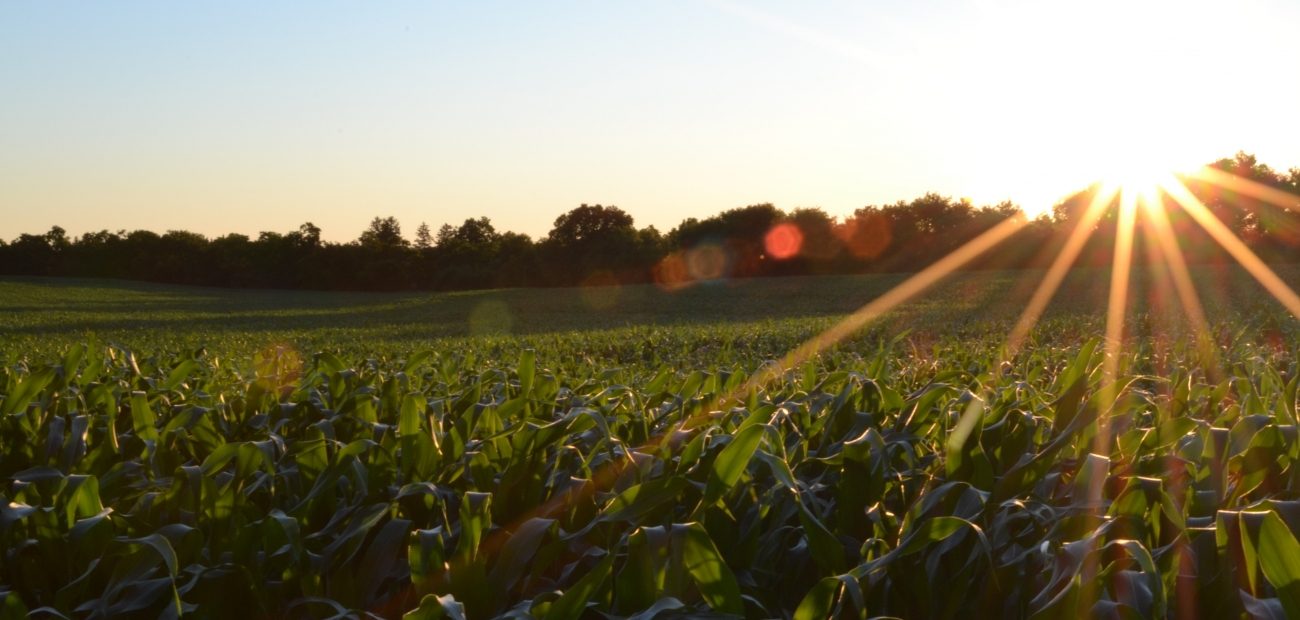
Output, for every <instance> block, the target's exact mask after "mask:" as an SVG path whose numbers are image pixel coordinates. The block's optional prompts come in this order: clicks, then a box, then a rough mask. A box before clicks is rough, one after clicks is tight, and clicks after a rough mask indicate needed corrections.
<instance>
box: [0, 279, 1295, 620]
mask: <svg viewBox="0 0 1300 620" xmlns="http://www.w3.org/2000/svg"><path fill="white" fill-rule="evenodd" d="M1282 275H1283V277H1284V278H1285V279H1286V280H1287V281H1289V282H1291V283H1292V285H1293V286H1294V285H1295V284H1296V283H1297V282H1298V281H1300V270H1294V269H1287V270H1283V271H1282ZM1194 276H1195V281H1196V282H1197V284H1198V285H1199V286H1200V288H1201V290H1200V291H1199V292H1200V295H1201V298H1202V299H1203V301H1204V303H1205V305H1206V311H1207V314H1208V317H1209V319H1210V322H1211V328H1212V329H1211V337H1210V341H1209V342H1208V344H1209V346H1201V344H1202V343H1201V342H1198V341H1197V340H1196V339H1195V338H1193V337H1192V336H1191V335H1190V333H1189V330H1188V329H1187V328H1186V327H1185V325H1184V322H1183V321H1182V319H1181V315H1180V314H1179V310H1178V308H1176V307H1171V306H1169V305H1168V304H1161V303H1157V301H1158V300H1160V299H1168V296H1161V295H1158V294H1156V293H1155V292H1156V290H1157V288H1156V287H1157V282H1156V280H1155V278H1153V277H1151V274H1138V276H1137V278H1136V280H1135V284H1134V292H1135V295H1134V297H1135V299H1136V300H1137V302H1136V303H1135V305H1134V307H1133V308H1132V309H1131V311H1130V313H1129V319H1128V322H1127V325H1128V328H1129V332H1128V335H1127V336H1128V337H1127V339H1126V341H1125V346H1124V347H1123V349H1122V351H1121V354H1120V355H1119V356H1118V365H1117V371H1116V374H1115V375H1114V380H1113V381H1111V380H1109V379H1108V378H1107V377H1106V375H1105V373H1104V372H1103V371H1102V366H1103V357H1104V352H1103V347H1102V345H1101V344H1100V341H1101V335H1102V330H1103V323H1104V320H1103V317H1104V312H1105V304H1106V291H1107V284H1108V274H1107V273H1106V272H1091V271H1076V272H1074V273H1072V274H1071V275H1070V276H1069V277H1068V278H1067V280H1066V283H1065V286H1064V288H1063V290H1062V292H1061V294H1060V295H1059V296H1058V298H1057V300H1056V302H1055V303H1054V304H1053V305H1052V306H1050V307H1049V308H1048V311H1047V313H1046V314H1045V315H1044V317H1043V319H1042V320H1041V321H1040V322H1039V324H1038V326H1037V327H1036V328H1035V329H1034V330H1033V331H1032V332H1031V333H1030V335H1029V341H1028V342H1027V343H1026V346H1024V347H1022V348H1021V349H1020V350H1019V351H1018V352H1017V353H1016V354H1015V355H1013V356H1012V357H1011V358H1010V359H1004V357H1005V356H1004V350H1003V344H1004V342H1005V337H1006V334H1007V332H1008V331H1009V329H1010V327H1011V325H1012V324H1013V323H1014V321H1015V319H1016V316H1017V314H1018V312H1019V311H1020V309H1021V308H1022V307H1023V305H1024V302H1025V300H1026V299H1027V298H1028V297H1029V295H1030V293H1031V292H1032V287H1033V284H1034V283H1035V278H1036V277H1037V274H1036V273H1035V272H971V273H963V274H959V275H957V276H954V277H952V278H950V279H949V280H947V281H945V282H944V283H943V284H941V285H939V286H938V287H936V288H935V289H934V290H933V291H931V292H929V293H927V294H926V295H924V296H921V297H919V298H918V299H916V300H913V301H911V302H909V303H908V304H906V305H904V306H902V307H900V308H898V309H896V310H894V311H892V312H890V313H888V314H886V315H885V316H883V317H881V318H880V319H879V320H877V321H874V322H872V323H870V324H869V325H867V326H866V327H865V328H863V329H862V330H859V331H857V332H855V333H853V334H852V335H850V337H849V338H847V339H846V340H844V341H842V342H839V343H838V344H836V345H835V346H833V347H830V348H829V349H827V350H826V351H824V352H822V353H821V354H820V355H818V356H816V357H814V358H812V359H810V360H808V361H801V362H800V363H798V364H794V365H792V366H791V367H790V368H783V369H781V372H778V373H775V374H774V376H772V377H771V379H770V380H761V381H759V380H753V381H751V378H753V377H760V376H764V375H762V372H763V371H765V370H769V369H771V368H772V367H773V363H774V361H775V360H779V359H781V358H782V356H783V355H785V354H786V353H787V352H789V351H790V350H792V349H794V348H796V347H797V346H799V345H800V344H801V343H803V342H805V341H806V340H808V339H809V338H812V337H814V336H816V335H817V334H819V333H822V332H823V331H824V330H825V329H826V328H828V327H829V326H831V325H832V324H833V323H834V322H835V321H836V320H837V318H839V317H840V316H842V315H844V314H846V313H849V312H852V311H853V310H854V309H856V308H858V307H859V306H861V305H862V304H863V303H865V302H867V301H869V300H871V299H872V298H874V297H876V296H879V295H880V294H882V293H884V292H885V291H887V290H889V289H890V288H892V287H893V286H894V285H896V284H898V283H899V282H901V281H902V280H903V276H895V275H879V276H835V277H807V278H776V279H763V280H738V281H733V282H728V283H706V284H701V285H697V286H694V287H689V288H685V289H682V290H677V291H665V290H661V289H659V288H656V287H654V286H624V287H597V288H587V289H510V290H498V291H482V292H471V293H450V294H429V293H394V294H344V293H311V292H283V291H230V290H217V289H200V288H184V287H170V286H162V285H148V284H138V283H126V282H113V281H94V280H84V281H78V280H46V279H9V280H0V360H3V363H4V366H3V370H2V371H0V372H3V375H0V389H3V392H2V393H3V400H0V446H3V452H0V549H3V554H4V555H3V557H2V558H0V592H7V594H5V595H4V597H3V601H2V602H0V617H3V618H8V617H11V616H12V617H22V616H23V615H24V612H31V613H33V614H34V615H35V616H37V617H53V618H58V617H67V618H73V617H110V616H111V617H117V616H123V617H127V616H138V617H159V616H165V617H174V616H181V615H185V616H191V617H201V618H206V617H211V618H224V617H232V616H235V615H237V614H242V615H245V616H247V617H321V616H337V617H363V616H366V615H367V614H369V615H371V616H373V617H400V616H402V615H403V614H407V615H409V617H412V618H438V617H453V618H454V617H469V618H479V617H492V616H509V617H521V618H522V617H545V618H576V617H583V616H584V615H585V616H586V617H619V618H627V617H637V618H646V619H648V618H670V617H684V616H691V617H700V616H706V615H710V614H712V615H716V616H718V617H724V616H742V617H755V618H759V617H789V616H793V617H798V618H822V617H827V616H836V617H852V618H857V617H876V616H898V617H908V618H912V617H939V618H945V617H968V616H971V615H983V616H987V617H1041V618H1055V617H1078V616H1080V615H1083V614H1087V613H1090V612H1091V613H1095V614H1097V615H1101V616H1104V617H1204V618H1212V617H1237V616H1241V615H1243V614H1246V615H1250V616H1252V617H1284V616H1291V617H1297V616H1300V585H1297V584H1300V564H1297V562H1296V558H1297V557H1300V542H1297V540H1296V533H1297V532H1300V466H1297V465H1296V462H1297V460H1300V448H1298V447H1297V431H1296V429H1297V413H1296V391H1297V384H1298V378H1300V373H1298V372H1297V367H1296V356H1295V353H1296V346H1297V331H1296V329H1295V328H1296V323H1295V321H1294V319H1292V318H1291V317H1289V316H1288V315H1287V314H1286V313H1285V312H1283V311H1282V310H1281V309H1280V308H1278V307H1276V306H1275V305H1274V304H1272V303H1270V301H1269V299H1268V297H1267V295H1265V294H1263V293H1262V292H1261V291H1260V290H1258V289H1257V288H1256V287H1255V286H1254V285H1252V284H1250V280H1249V277H1248V276H1245V275H1244V274H1242V273H1240V272H1237V271H1234V270H1230V269H1219V268H1211V267H1199V268H1197V269H1196V271H1195V273H1194ZM1107 394H1114V397H1113V398H1106V395H1107ZM973 405H978V406H973ZM970 411H975V412H976V413H975V414H974V416H973V417H967V416H966V415H965V414H967V413H968V412H970ZM964 418H966V419H969V420H970V424H969V425H966V426H964V427H963V431H962V432H960V433H958V432H955V429H957V427H958V426H959V423H960V422H962V421H965V420H964ZM1099 422H1100V423H1099ZM1099 436H1101V437H1102V438H1104V439H1105V441H1104V442H1099V441H1098V437H1099ZM1098 446H1104V448H1098ZM1098 450H1100V452H1099V451H1098ZM232 593H240V594H239V595H232Z"/></svg>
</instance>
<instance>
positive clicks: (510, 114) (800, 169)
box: [0, 0, 1300, 240]
mask: <svg viewBox="0 0 1300 620" xmlns="http://www.w3.org/2000/svg"><path fill="white" fill-rule="evenodd" d="M1297 24H1300V3H1296V2H1293V1H1285V0H1252V1H1249V2H1242V3H1231V4H1228V3H1210V2H1163V3H1140V2H1109V1H1103V2H1087V3H1046V2H991V1H955V0H941V1H935V2H873V3H863V2H819V3H798V4H796V3H776V2H733V1H730V0H727V1H721V0H719V1H686V0H667V1H664V2H639V3H633V2H597V1H594V0H593V1H589V2H545V3H541V2H472V3H470V2H457V3H453V2H387V3H363V2H316V1H313V2H277V3H267V2H207V3H199V2H186V3H174V2H112V3H107V2H104V3H62V2H35V1H32V2H18V1H14V0H0V84H3V85H4V95H3V96H2V97H0V212H2V213H3V215H4V217H2V218H0V238H4V239H11V238H13V237H14V236H16V235H17V234H18V233H20V232H43V231H45V230H47V229H48V228H49V227H50V226H51V225H54V224H58V225H61V226H63V227H65V228H67V229H68V230H69V232H71V233H73V234H79V233H83V232H86V231H88V230H99V229H110V230H117V229H136V228H147V229H152V230H157V231H163V230H169V229H186V230H193V231H196V232H200V233H203V234H207V235H218V234H223V233H227V232H241V233H245V234H250V235H255V234H256V233H257V232H258V231H261V230H276V231H287V230H291V229H294V228H296V227H297V226H298V224H300V223H302V222H304V221H308V220H310V221H312V222H314V223H316V224H317V225H319V226H321V227H322V228H323V229H324V235H325V237H326V238H328V239H332V240H349V239H353V238H355V237H356V236H357V234H359V233H360V231H361V230H362V229H363V228H364V227H365V225H366V223H367V222H368V221H369V220H370V218H372V217H374V216H376V215H394V216H397V218H398V219H399V220H401V222H402V224H403V225H404V229H405V231H406V232H407V234H408V236H410V235H411V234H413V232H414V230H415V227H416V226H417V225H418V224H419V223H420V222H428V223H429V225H430V226H432V227H433V228H435V229H436V228H437V227H438V226H439V225H441V224H442V223H444V222H452V223H458V222H459V221H461V220H463V219H464V218H467V217H474V216H479V215H486V216H489V217H491V218H492V220H493V222H494V223H495V224H496V225H497V226H498V228H501V229H509V230H516V231H519V232H525V233H528V234H531V235H533V236H540V235H542V234H545V232H546V231H547V230H548V229H549V228H550V224H551V222H552V220H553V219H554V218H555V217H556V216H557V215H559V214H560V213H562V212H564V211H566V210H568V209H570V208H572V207H575V206H577V205H578V204H579V203H583V202H587V203H602V204H616V205H618V206H620V207H622V208H624V209H625V210H627V211H628V212H629V213H631V214H632V215H633V216H634V217H635V218H636V220H637V223H638V224H639V225H646V224H654V225H656V226H658V227H660V228H661V229H664V230H666V229H668V228H671V227H672V226H674V225H675V224H676V223H677V222H679V221H680V220H681V219H682V218H684V217H687V216H691V215H696V216H702V215H709V214H712V213H716V212H718V211H720V210H723V209H726V208H731V207H736V206H743V205H745V204H750V203H755V202H773V203H776V204H777V205H778V206H780V207H783V208H793V207H796V206H821V207H823V208H825V209H826V210H827V211H829V212H831V213H832V214H836V215H843V214H847V213H850V212H851V211H852V210H853V209H854V208H857V207H860V206H863V205H866V204H873V203H875V204H879V203H885V202H893V201H895V200H898V199H908V198H912V197H914V196H917V195H919V194H921V193H923V192H926V191H931V190H933V191H938V192H941V193H944V194H948V195H952V196H966V197H970V198H972V199H974V200H976V201H977V202H979V203H991V202H996V201H999V200H1002V199H1011V200H1014V201H1016V202H1018V203H1021V204H1022V205H1023V206H1025V207H1026V209H1027V210H1029V211H1030V212H1031V213H1033V212H1038V211H1041V210H1043V209H1045V208H1047V207H1048V206H1049V205H1050V204H1051V202H1052V201H1053V200H1054V199H1055V198H1057V197H1059V196H1060V195H1061V194H1063V193H1065V192H1068V191H1069V190H1071V189H1074V188H1075V187H1077V186H1080V185H1082V184H1085V183H1087V182H1088V181H1089V180H1090V178H1091V176H1095V175H1098V174H1106V173H1108V171H1112V170H1113V166H1114V165H1115V162H1117V161H1118V162H1132V163H1142V164H1144V165H1157V166H1168V167H1175V168H1176V167H1186V166H1191V165H1195V164H1199V163H1204V162H1205V161H1208V160H1209V159H1212V158H1215V157H1219V156H1224V155H1230V154H1231V153H1232V152H1234V151H1236V150H1237V149H1245V150H1248V151H1252V152H1254V153H1256V154H1257V155H1259V156H1260V158H1261V159H1263V160H1264V161H1265V162H1267V163H1270V164H1272V165H1274V166H1276V167H1280V168H1286V167H1289V166H1300V125H1298V124H1297V121H1296V114H1295V111H1296V110H1300V83H1298V81H1297V80H1295V79H1294V77H1293V76H1294V75H1295V71H1296V63H1297V61H1298V60H1300V42H1297V37H1294V36H1293V33H1292V30H1293V29H1294V27H1295V26H1296V25H1297Z"/></svg>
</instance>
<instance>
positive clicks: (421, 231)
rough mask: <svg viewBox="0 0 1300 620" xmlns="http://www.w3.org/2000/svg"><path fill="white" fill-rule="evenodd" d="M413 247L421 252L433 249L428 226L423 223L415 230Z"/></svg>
mask: <svg viewBox="0 0 1300 620" xmlns="http://www.w3.org/2000/svg"><path fill="white" fill-rule="evenodd" d="M415 247H417V248H420V249H421V250H427V249H429V248H431V247H433V235H431V234H429V225H428V224H426V223H424V222H420V227H419V228H417V229H415Z"/></svg>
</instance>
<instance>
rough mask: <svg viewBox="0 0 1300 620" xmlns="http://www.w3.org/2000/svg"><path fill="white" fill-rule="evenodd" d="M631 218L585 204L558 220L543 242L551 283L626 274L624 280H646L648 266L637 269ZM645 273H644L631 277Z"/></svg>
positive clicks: (615, 209) (637, 247)
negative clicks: (606, 273) (603, 273)
mask: <svg viewBox="0 0 1300 620" xmlns="http://www.w3.org/2000/svg"><path fill="white" fill-rule="evenodd" d="M638 242H639V239H638V236H637V229H636V227H635V226H633V220H632V216H631V215H628V214H627V213H626V212H624V211H623V210H622V209H619V208H618V207H615V206H608V207H606V206H602V205H598V204H597V205H588V204H585V203H584V204H583V205H581V206H579V207H578V208H576V209H573V210H571V211H569V212H568V213H565V214H563V215H561V216H559V217H557V218H555V225H554V227H552V228H551V232H550V234H548V235H547V236H546V239H545V240H544V241H543V242H542V243H543V247H544V248H545V252H546V255H547V258H548V261H547V262H548V267H549V269H548V272H549V275H550V280H551V281H552V282H553V283H557V284H574V283H578V282H581V281H583V280H584V279H585V278H586V277H587V276H589V275H591V274H592V273H594V272H596V271H598V270H599V271H609V272H626V273H623V274H622V275H623V276H624V278H625V279H637V280H641V279H645V278H646V277H648V274H649V266H648V265H638V260H637V258H638V256H639V255H640V254H641V252H640V249H641V248H640V244H639V243H638ZM638 267H641V268H643V269H644V271H645V273H631V272H633V271H640V269H638Z"/></svg>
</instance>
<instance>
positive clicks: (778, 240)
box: [0, 153, 1300, 290]
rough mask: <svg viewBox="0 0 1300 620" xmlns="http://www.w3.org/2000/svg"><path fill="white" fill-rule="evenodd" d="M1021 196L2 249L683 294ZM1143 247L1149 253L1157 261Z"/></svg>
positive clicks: (73, 268) (53, 257) (1240, 212)
mask: <svg viewBox="0 0 1300 620" xmlns="http://www.w3.org/2000/svg"><path fill="white" fill-rule="evenodd" d="M1211 165H1212V166H1213V167H1215V168H1218V169H1220V170H1224V171H1226V172H1230V173H1232V174H1235V175H1237V176H1240V177H1243V178H1246V179H1250V180H1252V181H1255V182H1258V183H1262V184H1264V185H1267V186H1269V187H1272V188H1275V189H1278V190H1281V191H1284V192H1287V193H1290V194H1292V195H1296V196H1300V169H1296V168H1293V169H1291V170H1290V171H1289V172H1288V173H1285V174H1284V173H1280V172H1277V171H1274V170H1272V169H1270V168H1269V167H1268V166H1266V165H1263V164H1261V163H1259V162H1258V161H1257V160H1256V159H1255V158H1254V157H1253V156H1251V155H1247V154H1244V153H1238V154H1237V155H1236V156H1235V157H1232V158H1225V159H1222V160H1219V161H1217V162H1214V163H1213V164H1211ZM1186 183H1187V186H1188V188H1189V189H1190V190H1191V191H1192V192H1193V193H1194V194H1196V195H1197V196H1198V197H1199V198H1200V199H1201V200H1202V201H1203V202H1205V204H1206V205H1207V206H1208V207H1209V208H1210V209H1211V211H1212V212H1214V213H1215V215H1216V216H1218V217H1219V218H1220V220H1222V221H1224V222H1225V223H1226V224H1227V225H1228V226H1229V228H1230V229H1231V230H1232V231H1233V232H1235V233H1236V234H1237V235H1238V236H1239V237H1241V238H1242V239H1243V240H1244V241H1246V243H1247V244H1248V245H1249V246H1250V247H1252V248H1253V249H1255V250H1256V252H1257V253H1259V254H1260V255H1261V256H1263V257H1264V258H1265V259H1266V260H1272V261H1291V260H1297V259H1300V204H1297V205H1293V208H1292V209H1287V208H1285V207H1282V206H1277V205H1273V204H1269V203H1264V202H1261V201H1258V200H1255V199H1253V198H1250V197H1249V196H1246V195H1242V194H1240V193H1237V192H1233V191H1228V190H1225V189H1222V188H1220V187H1217V186H1214V185H1210V184H1207V183H1204V182H1197V181H1193V180H1190V179H1189V180H1186ZM1096 191H1097V188H1096V187H1092V188H1088V189H1085V190H1084V191H1081V192H1078V193H1076V194H1074V195H1073V196H1070V197H1069V198H1067V199H1066V200H1064V201H1062V202H1061V203H1060V204H1058V205H1056V207H1055V208H1054V209H1053V212H1052V214H1051V215H1045V216H1042V217H1039V218H1037V219H1035V220H1033V221H1032V222H1030V223H1029V224H1028V225H1027V226H1025V227H1024V228H1023V229H1021V230H1020V231H1019V232H1018V233H1016V235H1015V237H1013V238H1012V239H1010V240H1009V241H1007V242H1005V243H1004V244H1002V245H1001V246H1000V247H999V248H997V249H995V250H994V251H992V252H990V253H989V254H988V255H986V256H985V257H983V258H982V259H981V260H979V261H977V262H976V263H975V264H974V265H973V267H974V268H1019V267H1042V266H1045V265H1046V264H1047V263H1048V262H1049V261H1050V260H1051V258H1052V256H1054V255H1055V250H1056V249H1058V248H1059V246H1060V244H1061V243H1062V242H1063V239H1064V236H1065V234H1066V233H1067V232H1068V230H1069V229H1070V228H1071V226H1072V222H1073V221H1074V220H1076V219H1077V218H1078V216H1079V213H1081V212H1082V210H1083V208H1084V207H1085V206H1086V205H1087V203H1088V202H1089V201H1090V200H1091V198H1092V195H1093V193H1094V192H1096ZM1170 214H1171V220H1172V223H1173V226H1174V229H1175V231H1176V232H1177V233H1178V235H1179V237H1180V242H1181V244H1182V245H1183V247H1184V250H1185V252H1186V253H1187V255H1188V258H1189V260H1192V261H1193V262H1215V261H1222V260H1225V258H1224V255H1223V254H1222V252H1220V251H1219V250H1218V249H1217V246H1216V245H1215V244H1214V243H1213V242H1212V241H1211V240H1210V239H1209V238H1208V237H1206V236H1205V235H1204V234H1202V233H1200V232H1198V229H1197V227H1196V224H1195V222H1193V221H1191V220H1190V219H1188V218H1187V217H1186V216H1180V214H1179V213H1178V212H1177V210H1175V209H1170ZM1019 215H1022V214H1021V210H1020V208H1019V207H1018V206H1016V205H1014V204H1011V203H1006V202H1004V203H1002V204H998V205H992V206H979V207H977V206H975V205H974V204H972V203H971V202H969V201H967V200H964V199H963V200H956V199H952V198H948V197H945V196H940V195H937V194H933V193H931V194H926V195H924V196H921V197H919V198H916V199H914V200H911V201H899V202H896V203H894V204H890V205H883V206H867V207H863V208H861V209H858V210H857V211H855V212H854V213H853V214H851V215H849V216H847V217H844V218H835V217H832V216H830V215H828V214H827V213H826V212H825V211H823V210H821V209H818V208H798V209H794V210H792V211H785V210H782V209H778V208H777V207H775V206H773V205H771V204H758V205H750V206H747V207H742V208H736V209H731V210H728V211H724V212H722V213H719V214H717V215H714V216H712V217H708V218H705V219H696V218H690V219H687V220H685V221H683V222H681V223H680V224H679V225H678V226H677V227H675V228H673V229H672V230H670V231H668V232H667V233H661V232H660V231H658V230H656V229H655V228H654V227H653V226H649V227H645V228H638V227H636V225H635V223H634V221H633V219H632V216H631V215H629V214H627V213H626V212H624V211H622V210H621V209H619V208H617V207H613V206H602V205H598V204H597V205H586V204H584V205H581V206H579V207H577V208H575V209H573V210H571V211H569V212H567V213H565V214H563V215H561V216H559V217H558V218H556V220H555V223H554V225H553V227H552V229H551V230H550V232H549V233H548V234H547V235H546V236H544V237H542V238H541V239H536V240H535V239H532V238H530V237H529V236H527V235H522V234H518V233H514V232H503V231H499V230H497V229H496V227H494V226H493V224H492V222H491V221H490V220H489V219H488V218H486V217H481V218H477V219H468V220H465V221H464V222H462V223H461V224H459V225H451V224H445V225H443V226H442V227H441V228H439V229H438V231H437V232H436V233H435V232H433V231H431V230H430V229H429V227H428V226H427V225H425V224H421V225H420V226H419V228H418V229H417V230H416V232H415V234H414V236H413V238H407V237H406V236H405V235H403V232H402V228H401V225H400V223H399V222H398V221H397V220H396V219H395V218H392V217H385V218H380V217H376V218H375V219H374V220H373V221H372V222H371V223H370V225H369V226H368V227H367V228H366V230H364V231H363V232H362V233H361V235H360V236H359V237H358V238H357V239H356V240H355V241H352V242H348V243H329V242H324V241H322V240H321V231H320V229H319V228H318V227H316V226H315V225H313V224H311V223H310V222H309V223H305V224H303V225H302V226H300V227H299V228H298V229H297V230H293V231H290V232H287V233H278V232H263V233H261V234H259V235H258V236H257V237H256V238H250V237H248V236H247V235H241V234H228V235H225V236H221V237H216V238H208V237H205V236H203V235H200V234H197V233H193V232H188V231H177V230H174V231H168V232H166V233H163V234H158V233H155V232H151V231H147V230H136V231H131V232H127V231H117V232H110V231H100V232H93V233H87V234H84V235H81V236H79V237H75V238H73V237H69V236H68V235H67V233H66V231H65V230H64V229H63V228H60V227H57V226H56V227H54V228H52V229H50V231H49V232H47V233H45V234H23V235H20V236H19V237H18V238H16V239H14V240H13V241H11V242H9V243H5V242H3V241H0V273H2V274H8V275H41V276H76V277H105V278H123V279H134V280H149V281H156V282H168V283H176V284H191V285H204V286H223V287H257V288H306V289H338V290H413V289H433V290H456V289H474V288H491V287H510V286H570V285H579V284H592V285H599V284H613V283H638V282H657V283H659V284H660V285H663V286H666V287H676V286H683V285H686V284H689V283H691V282H696V281H701V280H711V279H717V278H728V277H761V276H773V275H795V274H819V273H857V272H871V271H911V270H915V269H918V268H920V267H923V266H925V265H927V264H929V263H931V262H933V261H935V260H938V259H939V258H941V257H943V256H944V255H946V254H948V253H949V252H951V251H952V250H954V249H956V248H957V247H959V246H960V245H962V244H963V243H965V242H967V241H969V240H970V239H972V238H974V237H976V236H978V235H979V234H980V233H982V232H984V231H986V230H988V229H989V228H991V227H993V226H995V225H997V224H998V223H999V222H1001V221H1002V220H1004V219H1006V218H1008V217H1012V216H1019ZM1114 227H1115V218H1114V216H1113V214H1112V215H1108V216H1107V217H1106V218H1103V220H1102V221H1101V223H1100V224H1099V225H1098V229H1097V231H1096V232H1095V234H1094V235H1093V236H1092V238H1091V239H1090V241H1089V244H1088V246H1086V247H1085V250H1084V253H1083V255H1082V256H1081V258H1080V261H1081V262H1083V263H1084V264H1092V265H1096V266H1106V265H1108V264H1109V262H1108V261H1109V260H1110V252H1111V251H1112V248H1113V244H1114ZM1144 256H1147V254H1143V253H1142V252H1141V251H1139V252H1138V253H1137V255H1136V256H1135V258H1137V259H1138V260H1143V258H1144Z"/></svg>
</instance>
